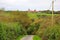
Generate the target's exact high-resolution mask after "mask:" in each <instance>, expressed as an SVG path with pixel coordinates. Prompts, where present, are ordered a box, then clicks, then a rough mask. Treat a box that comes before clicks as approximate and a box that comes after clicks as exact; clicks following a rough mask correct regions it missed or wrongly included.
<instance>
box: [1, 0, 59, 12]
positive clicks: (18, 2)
mask: <svg viewBox="0 0 60 40" xmlns="http://www.w3.org/2000/svg"><path fill="white" fill-rule="evenodd" d="M54 1H55V2H54V10H56V11H57V10H60V0H54ZM51 6H52V0H0V8H5V10H28V9H31V10H34V9H36V10H49V9H50V10H51Z"/></svg>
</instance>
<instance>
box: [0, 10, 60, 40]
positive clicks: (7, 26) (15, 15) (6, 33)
mask: <svg viewBox="0 0 60 40" xmlns="http://www.w3.org/2000/svg"><path fill="white" fill-rule="evenodd" d="M21 35H22V36H24V35H37V36H39V37H40V38H41V39H42V40H60V14H54V21H53V26H52V14H50V13H45V12H44V13H42V12H27V11H0V40H16V39H17V38H18V39H19V37H22V36H21Z"/></svg>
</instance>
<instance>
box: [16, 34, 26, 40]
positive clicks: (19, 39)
mask: <svg viewBox="0 0 60 40" xmlns="http://www.w3.org/2000/svg"><path fill="white" fill-rule="evenodd" d="M24 36H25V35H20V36H19V37H18V38H17V39H16V40H21V38H23V37H24Z"/></svg>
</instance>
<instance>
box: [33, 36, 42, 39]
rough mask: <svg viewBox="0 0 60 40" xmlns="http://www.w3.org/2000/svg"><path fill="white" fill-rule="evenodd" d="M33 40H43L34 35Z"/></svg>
mask: <svg viewBox="0 0 60 40" xmlns="http://www.w3.org/2000/svg"><path fill="white" fill-rule="evenodd" d="M33 40H42V39H41V38H40V37H39V36H37V35H34V37H33Z"/></svg>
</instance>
